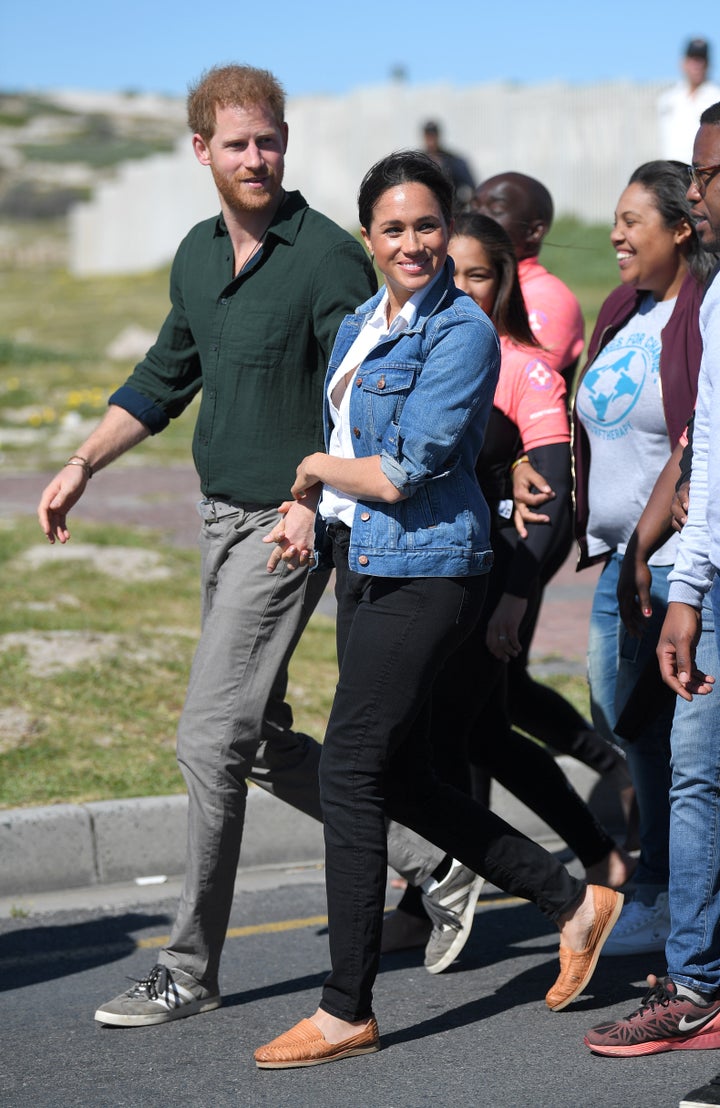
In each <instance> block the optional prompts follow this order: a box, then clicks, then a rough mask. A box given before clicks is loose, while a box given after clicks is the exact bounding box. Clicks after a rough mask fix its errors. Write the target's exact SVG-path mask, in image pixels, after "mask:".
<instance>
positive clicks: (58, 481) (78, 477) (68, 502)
mask: <svg viewBox="0 0 720 1108" xmlns="http://www.w3.org/2000/svg"><path fill="white" fill-rule="evenodd" d="M149 433H150V432H149V431H148V429H147V427H146V426H145V424H144V423H141V422H140V420H139V419H136V418H135V416H133V415H130V413H129V412H126V411H125V409H124V408H118V407H117V406H116V405H114V404H111V405H110V407H109V408H108V410H107V412H106V414H105V416H104V418H103V419H102V420H101V422H100V423H99V424H98V426H97V427H96V428H95V430H94V431H92V432H91V434H90V435H88V437H87V438H86V439H85V442H84V443H82V444H81V445H80V446H79V447H78V449H77V451H76V452H75V453H74V454H72V455H70V457H69V458H68V461H67V462H66V463H65V465H64V466H63V467H62V469H61V470H60V471H59V472H58V473H56V475H55V476H54V477H53V479H52V481H51V482H50V483H49V484H48V485H47V486H46V487H45V488H44V489H43V492H42V495H41V497H40V503H39V504H38V510H37V514H38V521H39V523H40V527H41V528H42V530H43V531H44V532H45V534H46V535H47V537H48V539H49V541H50V542H55V540H56V539H57V540H58V541H59V542H61V543H65V542H67V541H68V539H69V538H70V532H69V531H68V529H67V514H68V512H69V511H70V509H71V508H72V507H74V505H75V504H77V502H78V500H79V499H80V497H81V496H82V494H83V493H84V492H85V488H86V486H87V483H88V481H89V479H90V477H91V476H92V475H93V474H94V473H95V472H96V471H97V470H99V469H103V468H104V467H105V466H107V465H109V464H110V462H112V461H114V459H115V458H119V457H120V455H121V454H125V453H126V451H128V450H130V449H131V448H132V447H133V446H136V445H137V444H138V443H139V442H142V441H143V439H146V438H147V436H148V435H149Z"/></svg>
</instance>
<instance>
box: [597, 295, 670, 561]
mask: <svg viewBox="0 0 720 1108" xmlns="http://www.w3.org/2000/svg"><path fill="white" fill-rule="evenodd" d="M674 307H675V299H673V300H660V301H656V300H655V299H654V297H653V296H652V293H648V294H647V295H646V296H645V298H644V299H643V300H642V302H641V304H640V308H639V309H638V311H637V312H636V313H635V315H634V316H633V317H632V319H631V320H629V322H628V323H626V324H625V326H624V327H623V328H621V330H620V331H618V333H617V334H616V335H615V337H614V338H613V339H611V341H610V342H609V343H608V344H607V346H606V347H604V349H603V350H601V351H600V353H599V354H598V356H597V357H596V358H595V361H594V362H593V364H592V365H591V366H590V368H589V369H588V371H587V373H586V374H585V376H584V377H583V379H582V381H581V382H580V386H579V388H578V393H577V399H576V406H577V413H578V417H579V419H580V422H581V423H582V425H583V427H584V428H585V431H586V432H587V436H588V439H589V441H590V475H589V484H588V504H589V508H590V512H589V517H588V528H587V544H588V553H589V554H590V555H596V554H605V553H607V552H608V551H611V550H617V551H618V552H619V553H620V554H624V553H625V548H626V546H627V543H628V539H629V538H630V536H631V535H632V533H633V531H634V529H635V525H636V523H637V521H638V519H639V518H640V515H641V514H642V511H643V509H644V507H645V505H646V504H647V501H648V497H649V496H650V493H651V492H652V489H653V486H654V484H655V482H656V480H657V478H658V476H659V475H660V471H661V470H662V468H663V466H664V465H665V463H666V462H667V460H668V458H669V456H670V453H671V450H672V447H671V445H670V440H669V438H668V433H667V425H666V423H665V414H664V411H663V403H662V386H661V381H660V350H661V347H662V340H661V332H662V329H663V327H664V326H665V324H666V323H667V321H668V320H669V318H670V316H671V315H672V311H673V308H674ZM677 539H678V536H677V535H673V537H672V538H670V539H669V540H668V541H667V542H666V543H665V544H664V545H663V546H662V547H660V549H659V550H657V551H656V552H655V553H654V554H653V556H652V558H651V559H650V564H651V565H671V564H672V562H673V561H674V560H675V548H676V546H677Z"/></svg>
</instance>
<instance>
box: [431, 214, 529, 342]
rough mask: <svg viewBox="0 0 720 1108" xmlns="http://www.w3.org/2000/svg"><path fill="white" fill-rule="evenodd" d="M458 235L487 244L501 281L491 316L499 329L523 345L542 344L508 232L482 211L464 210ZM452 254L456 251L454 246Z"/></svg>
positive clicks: (498, 283) (493, 266)
mask: <svg viewBox="0 0 720 1108" xmlns="http://www.w3.org/2000/svg"><path fill="white" fill-rule="evenodd" d="M458 235H465V236H466V237H467V238H473V239H477V241H478V242H479V243H481V244H482V246H483V247H484V248H485V253H486V254H487V256H488V261H489V262H490V265H491V266H492V268H493V272H494V274H495V279H496V281H497V289H496V291H495V301H494V303H493V306H492V311H491V312H490V316H491V318H492V321H493V323H494V324H495V326H496V327H497V329H498V332H499V333H500V334H501V335H507V337H508V338H509V339H512V341H513V342H516V343H519V344H520V345H521V346H538V345H539V344H538V341H537V339H536V338H535V336H534V335H533V333H532V331H531V330H530V323H529V321H528V314H527V309H526V307H525V301H524V300H523V294H522V291H521V289H520V282H519V280H518V266H517V258H516V257H515V251H514V250H513V245H512V242H511V241H510V238H509V236H508V234H507V232H506V231H505V230H504V228H502V227H501V226H500V224H499V223H496V222H495V220H494V219H490V217H489V216H486V215H480V213H479V212H464V213H463V214H462V215H459V216H457V218H456V220H455V227H454V228H453V237H455V236H458ZM450 254H451V255H452V246H451V247H450Z"/></svg>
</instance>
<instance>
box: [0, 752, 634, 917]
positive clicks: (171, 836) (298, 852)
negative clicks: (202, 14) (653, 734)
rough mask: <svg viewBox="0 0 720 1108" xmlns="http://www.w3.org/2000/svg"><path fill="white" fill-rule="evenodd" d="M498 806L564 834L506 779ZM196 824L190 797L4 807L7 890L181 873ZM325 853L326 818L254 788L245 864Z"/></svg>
mask: <svg viewBox="0 0 720 1108" xmlns="http://www.w3.org/2000/svg"><path fill="white" fill-rule="evenodd" d="M558 761H559V763H560V765H561V766H562V768H563V770H564V771H565V773H566V774H567V776H568V777H569V779H570V781H571V783H572V784H573V786H574V787H575V789H576V790H577V791H578V792H579V793H580V794H581V796H583V797H584V798H585V799H586V800H588V802H589V804H590V806H591V808H592V810H593V811H594V812H595V814H596V816H597V817H598V818H599V819H600V820H601V822H602V823H603V824H604V825H605V826H606V827H608V829H609V830H611V831H613V830H615V829H619V828H620V826H621V823H622V814H621V811H620V807H619V804H618V801H617V797H616V795H614V794H613V793H612V792H611V791H610V790H609V789H608V788H607V786H605V785H604V783H602V782H600V781H599V780H598V778H597V775H596V774H594V773H593V772H592V770H589V769H587V768H586V767H585V766H582V765H580V763H578V762H576V761H574V759H572V758H566V757H561V758H559V759H558ZM492 807H493V810H494V811H496V812H497V813H498V814H499V815H501V816H502V817H503V819H506V820H507V821H508V823H511V824H512V825H513V826H514V827H517V828H518V829H519V830H520V831H523V832H524V833H525V834H526V835H528V836H529V837H530V838H533V839H537V840H539V841H548V840H550V839H554V838H556V836H555V833H554V832H553V831H551V829H550V828H549V827H547V825H546V824H544V823H543V822H542V821H541V820H539V819H538V818H537V816H535V815H533V813H531V812H529V811H528V809H527V808H525V807H524V805H522V804H521V803H520V802H519V801H518V800H515V798H514V797H512V796H510V794H509V793H507V792H506V791H505V790H504V789H503V788H501V787H500V786H498V785H497V784H495V785H494V786H493V803H492ZM186 828H187V798H186V797H185V796H161V797H143V798H139V799H134V800H107V801H100V802H97V803H92V804H82V805H74V804H59V805H56V806H54V807H49V808H18V809H11V810H8V811H4V812H0V858H2V865H1V866H0V896H4V897H8V896H10V897H12V896H23V895H27V894H29V893H41V892H52V891H55V890H60V889H74V888H83V887H85V888H88V887H92V886H102V885H107V884H112V883H115V882H120V881H132V880H134V879H136V878H138V877H148V876H155V875H159V874H164V875H166V876H176V875H178V874H181V873H182V872H183V869H184V866H185V836H186ZM322 857H323V839H322V830H321V827H320V824H319V823H317V822H316V821H315V820H312V819H310V817H309V816H305V815H303V814H302V813H301V812H298V811H296V810H295V809H293V808H291V807H290V806H289V805H287V804H282V803H279V802H277V801H276V800H275V799H274V798H273V797H271V796H270V795H268V794H267V793H265V792H263V791H262V790H261V789H257V788H251V789H250V792H249V795H248V808H247V818H246V821H245V833H244V836H243V845H242V854H241V867H240V868H241V869H245V868H250V867H257V866H266V865H275V864H284V863H288V862H308V861H310V860H316V859H321V858H322Z"/></svg>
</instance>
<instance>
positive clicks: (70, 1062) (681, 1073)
mask: <svg viewBox="0 0 720 1108" xmlns="http://www.w3.org/2000/svg"><path fill="white" fill-rule="evenodd" d="M176 891H177V890H176V888H175V886H171V887H168V886H163V887H161V888H159V889H144V890H142V891H140V890H138V889H136V888H134V887H132V886H127V887H122V888H108V887H106V888H105V889H102V890H95V891H94V893H93V895H92V897H91V896H90V895H89V894H85V893H84V892H83V891H82V890H76V891H75V892H73V893H68V894H54V899H53V898H49V899H48V901H47V902H46V904H45V905H44V907H45V909H46V911H45V912H43V913H42V914H34V915H33V916H32V917H30V918H15V919H12V918H3V919H0V1017H1V1019H0V1029H1V1030H0V1102H1V1103H2V1104H3V1105H4V1106H5V1108H29V1106H32V1108H61V1106H62V1108H68V1106H76V1105H77V1106H83V1108H154V1106H156V1105H157V1106H158V1108H160V1106H162V1108H166V1106H167V1105H173V1104H187V1105H192V1106H199V1108H224V1106H230V1105H233V1106H236V1105H252V1106H253V1108H260V1106H263V1108H264V1106H268V1108H269V1106H273V1108H278V1106H282V1108H285V1106H287V1108H306V1106H307V1108H337V1106H341V1105H342V1106H346V1108H356V1106H357V1108H360V1106H362V1108H425V1106H430V1105H432V1106H434V1108H435V1106H443V1108H444V1106H446V1105H448V1106H450V1105H453V1106H455V1105H473V1106H483V1108H484V1106H493V1108H506V1106H507V1108H521V1106H522V1108H526V1106H527V1108H630V1106H632V1108H674V1106H675V1105H677V1103H678V1100H679V1099H680V1097H681V1096H682V1095H684V1094H685V1093H686V1092H687V1091H688V1090H689V1089H691V1088H694V1087H695V1086H697V1085H699V1084H702V1083H703V1082H704V1081H705V1080H707V1079H708V1078H709V1076H710V1075H711V1074H713V1073H714V1072H715V1071H716V1070H717V1069H718V1068H720V1064H719V1062H718V1057H717V1055H716V1054H714V1053H713V1052H707V1051H703V1052H690V1051H684V1052H680V1053H673V1054H661V1055H657V1056H654V1057H646V1058H631V1059H608V1058H600V1057H597V1056H594V1055H592V1054H591V1053H590V1052H589V1051H588V1050H587V1049H586V1048H585V1047H584V1046H583V1044H582V1036H583V1033H584V1031H585V1029H586V1028H587V1027H589V1026H592V1025H593V1024H595V1023H599V1022H602V1021H603V1020H604V1019H605V1018H607V1017H608V1016H610V1015H613V1016H616V1015H622V1014H627V1012H629V1011H630V1010H631V1009H632V1008H634V1007H635V1006H636V1003H637V1000H638V999H639V998H640V996H641V995H642V992H643V988H642V981H643V979H644V975H645V973H647V971H648V970H653V969H655V970H657V969H659V968H660V961H661V956H649V957H645V958H636V957H632V958H604V959H602V960H601V962H600V966H599V969H598V972H597V973H596V975H595V978H594V980H593V982H592V983H591V986H590V989H589V991H588V993H587V994H586V995H585V996H583V997H581V998H580V999H579V1000H578V1001H577V1002H576V1003H575V1004H574V1005H572V1006H571V1007H570V1008H569V1009H567V1010H566V1011H563V1012H558V1013H555V1012H550V1011H549V1010H548V1009H547V1008H546V1006H545V1004H544V995H545V992H546V990H547V988H548V987H549V986H550V984H551V983H552V981H553V980H554V977H555V975H556V972H557V968H556V967H557V962H556V949H557V941H556V938H555V933H554V932H553V930H552V928H551V927H550V925H549V924H547V923H546V921H545V920H544V918H543V917H542V916H541V915H540V913H539V912H537V910H536V909H535V908H533V907H532V906H530V905H528V904H525V903H523V902H519V901H514V900H510V899H508V898H506V897H500V896H499V895H498V894H497V893H495V894H492V893H490V894H488V895H487V896H483V897H481V901H480V905H479V908H478V913H477V917H476V922H475V927H474V930H473V934H472V937H471V939H470V942H469V944H468V946H467V947H466V949H465V952H464V954H463V957H462V959H461V961H459V962H458V963H456V964H455V965H454V966H453V967H451V969H450V970H449V971H448V972H447V973H445V974H443V975H440V976H437V977H431V976H430V975H428V974H427V973H426V972H425V970H424V969H423V968H422V964H421V955H420V952H416V953H415V952H414V953H407V954H402V955H394V956H385V957H384V958H383V962H382V968H381V973H380V975H379V978H378V981H377V986H376V994H375V1010H376V1014H377V1016H378V1022H379V1024H380V1031H381V1035H382V1046H383V1049H382V1050H381V1052H380V1053H379V1054H377V1055H369V1056H365V1057H359V1058H351V1059H346V1060H344V1061H341V1062H337V1063H333V1064H331V1065H324V1066H319V1067H314V1068H311V1069H303V1070H286V1071H262V1070H258V1069H257V1068H256V1067H255V1064H254V1062H253V1059H252V1051H253V1049H254V1047H256V1046H257V1045H259V1044H261V1043H264V1042H266V1041H268V1040H269V1039H270V1038H273V1037H274V1036H275V1035H276V1034H279V1033H280V1032H281V1031H283V1030H285V1029H286V1028H287V1027H289V1026H290V1025H291V1024H293V1023H295V1022H296V1021H297V1020H298V1019H300V1018H302V1017H303V1016H306V1015H309V1014H310V1013H311V1012H312V1011H313V1010H314V1008H315V1007H316V1005H317V1000H318V996H319V990H320V986H321V983H322V981H323V978H324V975H325V973H326V972H327V968H328V953H327V937H326V932H325V928H324V921H323V917H324V913H325V899H324V886H323V884H322V872H321V871H320V870H319V869H310V870H302V869H300V870H297V871H286V870H284V869H281V868H280V869H278V868H276V869H273V870H269V871H256V872H250V873H246V874H243V875H242V876H241V878H240V885H239V888H238V891H237V895H236V899H235V904H234V909H233V914H232V919H231V925H230V932H229V937H228V940H227V944H226V948H225V954H224V959H223V973H222V983H223V989H224V1004H223V1007H222V1008H220V1009H219V1010H218V1011H215V1012H210V1013H207V1014H205V1015H202V1016H195V1017H192V1018H190V1019H184V1020H179V1021H176V1022H174V1023H170V1024H165V1025H162V1026H157V1027H149V1028H139V1029H116V1028H102V1027H100V1026H99V1025H98V1024H96V1023H95V1022H94V1021H93V1018H92V1016H93V1012H94V1010H95V1007H96V1006H97V1004H98V1003H100V1002H102V1001H105V1000H108V999H109V998H110V997H111V996H114V995H116V994H117V993H119V992H121V991H122V990H123V989H124V988H126V987H127V978H138V977H142V976H143V975H144V974H145V973H146V972H147V970H148V969H149V968H150V967H151V966H152V965H153V963H154V961H155V958H156V952H157V950H158V949H159V947H160V946H162V943H163V937H164V936H166V935H167V933H168V931H169V928H170V924H171V920H172V917H173V915H174V910H175V902H174V899H172V897H171V898H170V899H168V897H169V894H173V896H174V894H175V893H176ZM393 896H397V893H394V892H390V893H389V898H390V899H392V898H393ZM278 925H279V926H278Z"/></svg>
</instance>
